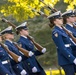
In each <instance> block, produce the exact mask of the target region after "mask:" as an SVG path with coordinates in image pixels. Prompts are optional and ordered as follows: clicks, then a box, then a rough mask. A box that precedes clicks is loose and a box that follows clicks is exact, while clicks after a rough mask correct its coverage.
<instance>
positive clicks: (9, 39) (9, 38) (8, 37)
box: [1, 26, 28, 75]
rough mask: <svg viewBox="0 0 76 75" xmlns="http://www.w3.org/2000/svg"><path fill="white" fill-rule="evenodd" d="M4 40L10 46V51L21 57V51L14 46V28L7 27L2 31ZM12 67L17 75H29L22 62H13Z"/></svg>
mask: <svg viewBox="0 0 76 75" xmlns="http://www.w3.org/2000/svg"><path fill="white" fill-rule="evenodd" d="M1 34H2V36H3V39H4V40H5V44H6V45H7V46H8V48H9V50H11V51H12V52H14V53H15V54H17V55H19V56H21V54H20V52H19V50H18V49H17V48H16V47H15V45H14V44H13V39H14V33H13V31H12V26H9V27H7V28H6V29H4V30H3V31H1ZM11 65H12V68H13V70H14V72H15V73H16V75H28V73H27V72H26V70H25V69H24V68H23V65H22V62H19V63H16V62H15V61H14V60H11Z"/></svg>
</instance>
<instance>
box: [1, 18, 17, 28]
mask: <svg viewBox="0 0 76 75" xmlns="http://www.w3.org/2000/svg"><path fill="white" fill-rule="evenodd" d="M2 21H3V22H6V23H8V24H9V25H10V26H12V27H13V28H16V25H14V24H13V23H11V22H10V21H8V20H6V19H5V18H2Z"/></svg>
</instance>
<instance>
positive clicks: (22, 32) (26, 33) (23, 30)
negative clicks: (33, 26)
mask: <svg viewBox="0 0 76 75" xmlns="http://www.w3.org/2000/svg"><path fill="white" fill-rule="evenodd" d="M20 33H21V34H22V35H24V36H27V35H29V31H28V30H25V29H22V30H21V31H20Z"/></svg>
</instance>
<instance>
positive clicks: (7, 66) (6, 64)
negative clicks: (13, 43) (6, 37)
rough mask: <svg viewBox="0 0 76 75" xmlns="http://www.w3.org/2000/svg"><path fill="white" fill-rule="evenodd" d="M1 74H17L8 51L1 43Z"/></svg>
mask: <svg viewBox="0 0 76 75" xmlns="http://www.w3.org/2000/svg"><path fill="white" fill-rule="evenodd" d="M0 75H15V73H14V71H13V70H12V67H11V63H10V59H9V56H8V54H7V52H6V51H5V50H4V49H3V48H2V47H1V45H0Z"/></svg>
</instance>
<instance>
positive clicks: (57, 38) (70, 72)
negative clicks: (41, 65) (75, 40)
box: [48, 11, 76, 75]
mask: <svg viewBox="0 0 76 75" xmlns="http://www.w3.org/2000/svg"><path fill="white" fill-rule="evenodd" d="M48 18H49V20H50V23H51V24H50V25H53V26H54V29H53V31H52V39H53V41H54V43H55V45H56V48H57V53H58V64H59V65H60V66H61V67H62V68H63V69H64V71H65V75H75V72H74V65H73V63H74V64H76V58H75V57H74V56H73V54H72V49H71V47H70V45H71V44H70V39H69V36H68V35H67V34H66V32H65V31H64V30H63V28H62V25H63V19H62V16H61V12H60V11H58V12H55V13H53V14H51V15H50V16H48Z"/></svg>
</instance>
